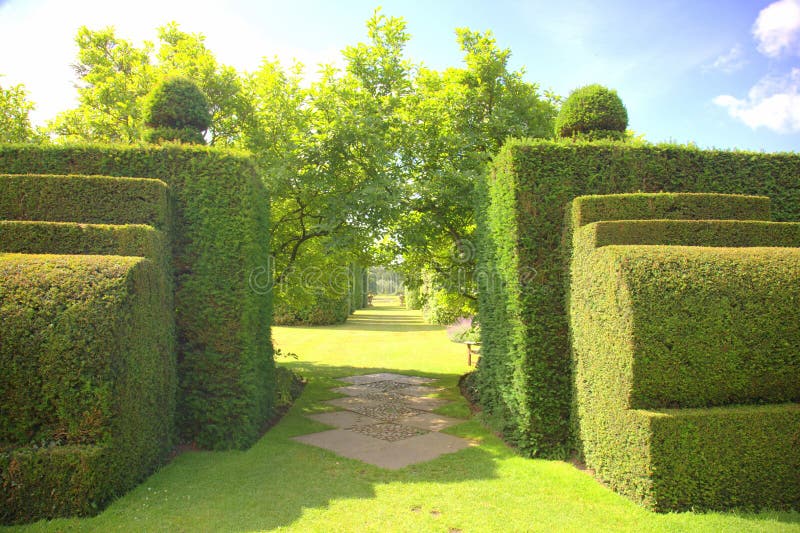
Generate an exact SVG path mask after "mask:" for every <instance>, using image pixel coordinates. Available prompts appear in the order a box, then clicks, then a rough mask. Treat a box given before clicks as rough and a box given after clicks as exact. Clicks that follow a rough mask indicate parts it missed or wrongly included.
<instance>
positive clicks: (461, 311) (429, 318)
mask: <svg viewBox="0 0 800 533" xmlns="http://www.w3.org/2000/svg"><path fill="white" fill-rule="evenodd" d="M475 311H476V310H475V301H474V300H470V299H469V298H467V297H466V296H463V295H461V294H458V293H455V292H450V291H447V290H444V289H434V288H432V289H431V290H430V292H429V293H428V295H427V297H426V298H425V304H424V305H423V306H422V316H423V317H425V321H426V322H428V323H429V324H452V323H453V322H455V321H456V319H457V318H459V317H463V316H471V315H473V314H475Z"/></svg>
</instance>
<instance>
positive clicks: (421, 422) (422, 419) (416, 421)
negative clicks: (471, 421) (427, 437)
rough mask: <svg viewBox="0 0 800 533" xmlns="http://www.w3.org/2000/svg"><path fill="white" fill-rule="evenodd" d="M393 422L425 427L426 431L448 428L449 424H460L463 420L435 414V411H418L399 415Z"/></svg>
mask: <svg viewBox="0 0 800 533" xmlns="http://www.w3.org/2000/svg"><path fill="white" fill-rule="evenodd" d="M395 422H396V423H397V424H402V425H404V426H412V427H415V428H420V429H427V430H428V431H440V430H442V429H444V428H449V427H450V426H455V425H456V424H460V423H461V422H463V420H462V419H460V418H451V417H449V416H444V415H437V414H436V413H424V412H418V413H415V414H412V415H408V416H403V417H400V418H398V419H396V420H395Z"/></svg>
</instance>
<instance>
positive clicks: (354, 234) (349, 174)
mask: <svg viewBox="0 0 800 533" xmlns="http://www.w3.org/2000/svg"><path fill="white" fill-rule="evenodd" d="M367 28H368V32H369V36H370V42H369V43H361V44H358V45H356V46H352V47H348V48H347V49H345V50H344V52H343V55H344V58H345V60H346V62H347V66H346V68H345V69H344V71H340V70H337V69H336V68H334V67H332V66H327V67H324V69H323V71H322V72H321V76H320V79H319V80H318V81H316V82H315V83H313V84H311V86H310V87H307V88H306V87H303V86H302V83H301V82H302V65H294V66H293V67H292V68H291V69H290V71H289V72H285V71H284V70H283V69H282V67H281V66H280V64H279V63H278V62H277V61H272V62H271V61H264V62H263V63H262V65H261V68H260V69H259V70H258V71H256V72H255V73H253V74H251V75H250V76H249V77H248V78H247V80H246V82H245V84H244V87H245V93H246V95H247V98H248V100H249V102H250V106H251V107H250V109H251V115H250V116H249V118H248V120H246V121H245V124H246V125H245V135H244V142H243V145H244V147H245V148H247V149H249V150H250V151H251V152H252V153H253V154H254V156H255V157H256V158H257V159H258V160H259V163H260V166H261V167H262V168H263V169H264V170H265V179H266V181H267V183H268V185H269V188H270V191H271V192H272V195H271V197H272V210H273V229H272V231H273V235H272V239H273V241H272V242H273V253H274V255H275V262H276V282H277V283H278V284H282V283H283V282H284V281H285V280H286V279H288V277H289V276H290V275H291V273H292V272H294V271H296V268H295V267H299V266H303V267H306V263H305V262H304V261H303V259H302V258H303V255H304V253H306V251H307V250H312V249H315V250H319V249H320V246H322V249H323V250H326V252H324V253H326V254H328V255H330V252H331V250H334V249H336V250H338V252H337V254H336V256H337V257H338V258H339V259H340V260H343V259H345V258H346V259H347V260H351V261H361V262H367V259H366V256H367V254H368V251H369V248H370V246H371V245H372V243H373V241H374V239H375V237H376V235H378V234H379V233H380V232H381V231H382V230H383V228H384V227H385V224H386V221H387V220H388V219H389V218H391V217H393V216H394V214H395V211H396V209H397V201H396V199H398V198H399V190H400V187H399V184H400V183H401V181H402V180H401V176H402V174H403V172H404V168H403V167H402V165H401V164H400V161H399V160H398V158H397V151H396V144H397V143H398V142H399V141H398V138H399V137H400V136H401V135H402V131H403V121H402V119H401V117H400V116H399V112H400V110H401V109H402V105H401V102H402V100H403V98H405V97H406V95H407V93H408V91H409V90H410V88H411V83H410V71H411V67H410V64H408V62H407V61H405V60H404V59H403V58H402V53H403V48H404V45H405V43H406V42H407V40H408V35H407V34H406V32H405V22H404V21H403V20H402V19H397V18H387V17H385V16H383V15H381V14H380V13H379V12H376V13H375V15H374V16H373V17H372V18H371V19H370V20H369V21H368V23H367Z"/></svg>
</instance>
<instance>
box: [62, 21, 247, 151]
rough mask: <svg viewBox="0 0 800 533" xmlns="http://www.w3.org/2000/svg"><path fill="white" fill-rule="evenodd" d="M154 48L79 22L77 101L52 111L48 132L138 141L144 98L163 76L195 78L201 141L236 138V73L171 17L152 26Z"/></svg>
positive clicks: (239, 111)
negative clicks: (202, 107) (201, 100)
mask: <svg viewBox="0 0 800 533" xmlns="http://www.w3.org/2000/svg"><path fill="white" fill-rule="evenodd" d="M158 38H159V43H158V44H159V46H158V51H157V52H156V49H155V46H154V45H153V43H150V42H145V43H144V45H143V47H142V48H136V47H135V46H133V45H132V44H131V43H130V42H129V41H126V40H124V39H120V38H118V37H117V36H116V35H115V31H114V28H111V27H109V28H105V29H102V30H98V31H93V30H90V29H88V28H86V27H85V26H84V27H81V28H80V29H79V30H78V35H77V37H76V39H75V42H76V43H77V45H78V62H77V63H76V64H75V65H73V69H74V70H75V73H76V75H77V76H78V79H79V81H78V84H77V85H76V87H77V88H78V97H79V105H78V107H77V108H75V109H71V110H69V111H66V112H64V113H61V114H59V115H58V116H57V117H56V119H55V120H54V121H53V122H52V123H51V124H50V130H51V131H52V132H54V133H55V134H56V135H58V136H59V137H61V138H62V139H73V140H86V141H102V142H121V143H134V142H138V141H141V140H143V139H144V137H145V134H146V130H147V128H146V126H145V123H144V112H145V106H146V100H147V97H148V95H149V93H150V92H151V91H152V90H153V88H154V87H155V86H156V85H157V84H158V83H159V82H161V81H163V80H164V79H167V78H169V77H175V76H183V77H186V78H189V79H191V80H193V81H194V82H195V83H197V85H198V87H199V88H200V90H201V91H202V92H203V93H204V94H205V95H206V97H207V98H208V103H209V109H210V112H211V115H212V118H211V124H210V125H209V127H208V134H207V136H208V138H209V144H211V145H220V146H232V145H235V144H236V143H238V142H240V141H241V128H240V126H239V125H240V123H241V121H242V120H243V118H245V117H246V115H247V114H248V107H247V102H246V101H245V100H244V98H243V95H242V88H241V80H240V76H239V74H238V73H237V72H236V70H235V69H233V68H232V67H228V66H225V65H220V64H219V63H218V62H217V60H216V58H215V57H214V55H213V54H212V53H211V51H210V50H208V49H207V48H206V46H205V37H204V36H203V35H202V34H189V33H185V32H183V31H181V30H180V28H179V26H178V25H177V24H176V23H174V22H172V23H170V24H167V25H166V26H163V27H161V28H158Z"/></svg>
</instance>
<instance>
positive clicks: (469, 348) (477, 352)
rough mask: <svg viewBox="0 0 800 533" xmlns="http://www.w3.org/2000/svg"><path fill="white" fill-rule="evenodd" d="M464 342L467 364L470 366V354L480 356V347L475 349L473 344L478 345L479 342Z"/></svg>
mask: <svg viewBox="0 0 800 533" xmlns="http://www.w3.org/2000/svg"><path fill="white" fill-rule="evenodd" d="M464 344H466V345H467V366H472V356H473V355H477V356H480V354H481V350H480V348H477V349H476V348H475V346H480V345H481V343H479V342H476V341H466V342H465V343H464Z"/></svg>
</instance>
